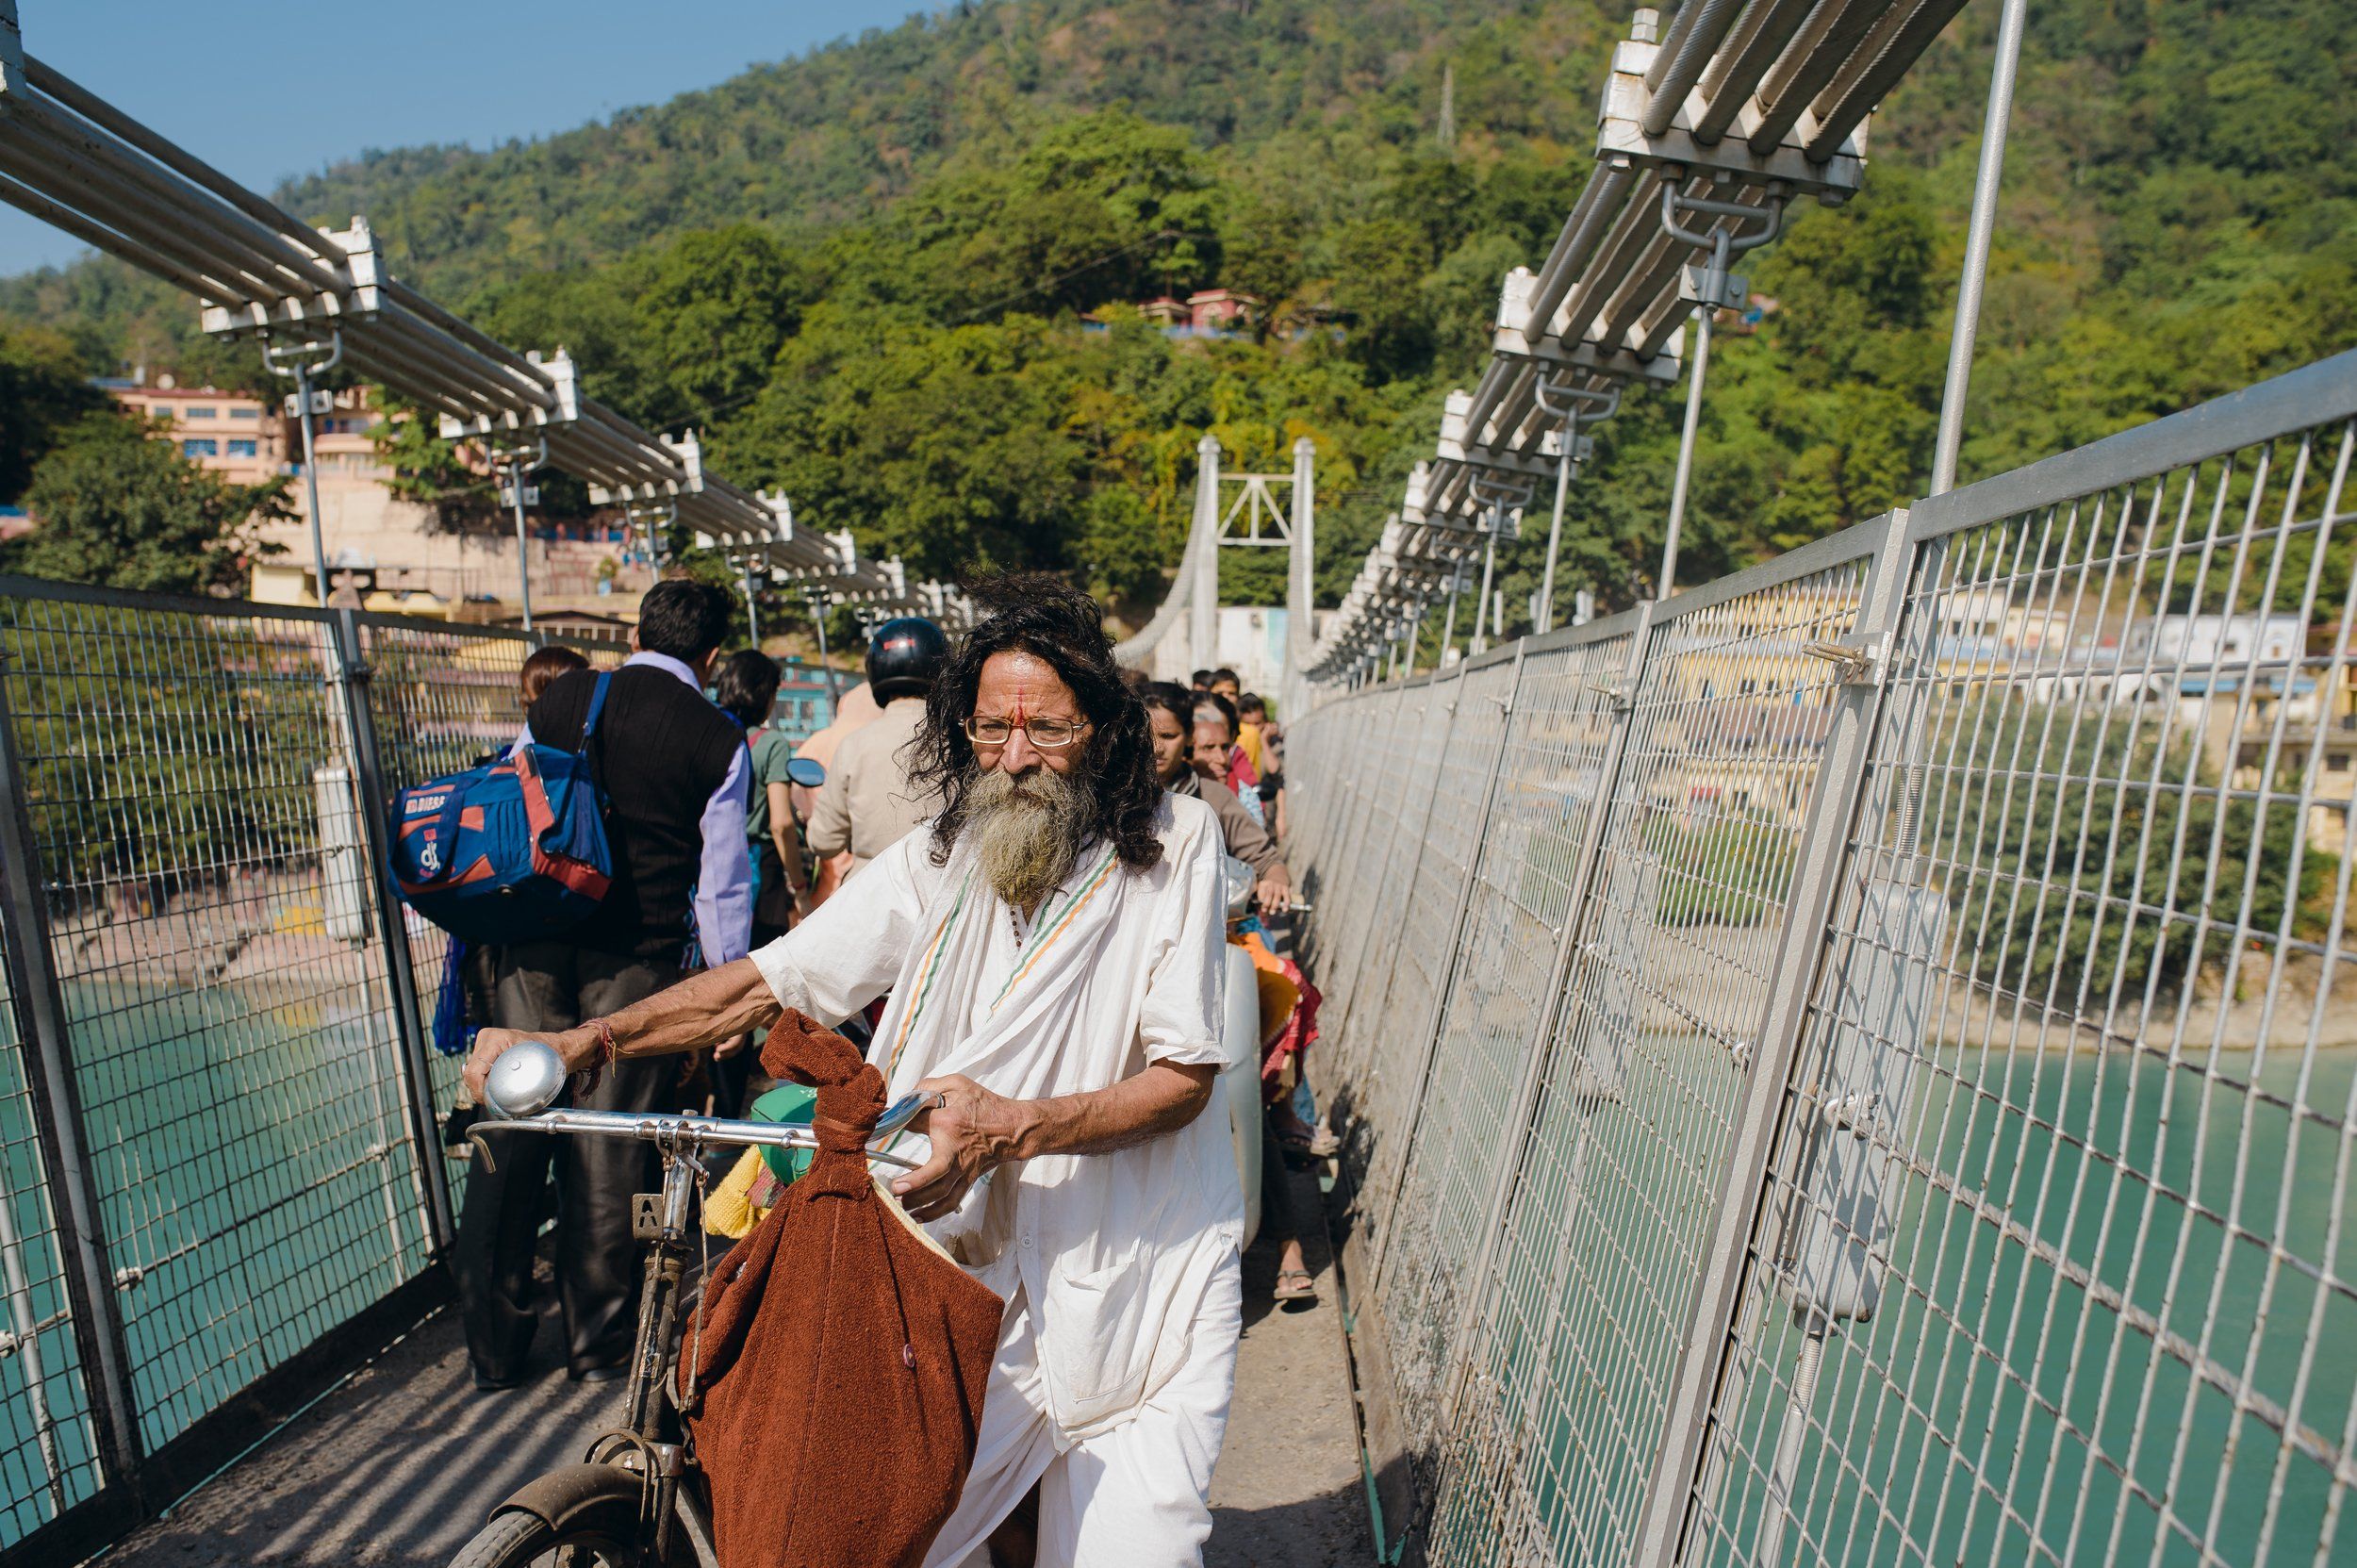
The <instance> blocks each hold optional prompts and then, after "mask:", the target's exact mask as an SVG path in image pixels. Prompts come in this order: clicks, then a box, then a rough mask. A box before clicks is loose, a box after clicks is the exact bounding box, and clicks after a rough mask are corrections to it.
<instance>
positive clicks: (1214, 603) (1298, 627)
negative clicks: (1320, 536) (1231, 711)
mask: <svg viewBox="0 0 2357 1568" xmlns="http://www.w3.org/2000/svg"><path fill="white" fill-rule="evenodd" d="M1195 454H1196V466H1195V506H1194V514H1193V520H1192V522H1191V523H1190V524H1189V526H1188V530H1187V548H1186V553H1184V554H1183V555H1182V556H1180V557H1179V562H1178V581H1177V582H1175V583H1173V584H1172V585H1171V590H1170V594H1169V597H1168V598H1166V599H1165V600H1164V601H1163V602H1162V608H1160V609H1159V610H1157V611H1156V612H1155V614H1154V618H1153V619H1151V620H1149V621H1147V622H1146V626H1145V627H1144V628H1143V629H1142V630H1141V631H1139V633H1138V634H1137V635H1135V636H1133V637H1130V638H1129V640H1128V641H1126V642H1124V643H1122V644H1121V646H1120V647H1119V648H1118V649H1116V650H1115V653H1116V655H1117V656H1118V657H1119V658H1120V659H1121V660H1122V662H1123V663H1125V664H1129V665H1134V666H1137V667H1140V668H1146V669H1148V670H1155V671H1160V672H1162V673H1164V674H1178V675H1181V676H1183V674H1184V673H1185V671H1187V670H1188V669H1200V668H1209V667H1211V666H1215V665H1217V664H1218V663H1219V662H1220V658H1219V553H1220V552H1221V551H1222V550H1271V549H1274V550H1285V551H1288V552H1290V555H1289V557H1288V560H1287V563H1286V564H1287V570H1286V576H1285V668H1284V676H1283V681H1282V684H1281V686H1280V692H1279V697H1280V701H1281V702H1282V703H1283V704H1284V706H1285V708H1286V710H1287V711H1294V708H1295V705H1296V702H1297V700H1298V699H1299V698H1301V697H1303V696H1306V693H1307V688H1306V685H1304V682H1303V679H1302V673H1301V672H1302V670H1303V668H1305V667H1306V665H1307V662H1308V659H1309V656H1310V648H1311V646H1312V645H1313V642H1314V638H1313V637H1312V636H1311V635H1310V632H1311V627H1310V614H1311V605H1312V602H1313V594H1314V584H1315V572H1316V567H1317V547H1316V529H1317V494H1316V477H1317V476H1316V470H1317V447H1316V444H1315V443H1314V442H1312V441H1311V440H1310V437H1307V436H1304V437H1300V438H1299V439H1297V440H1295V441H1294V446H1293V459H1294V462H1293V470H1292V471H1291V472H1290V473H1241V472H1235V473H1231V472H1228V470H1225V469H1224V468H1222V466H1221V464H1220V458H1221V456H1222V449H1221V447H1220V444H1219V437H1216V436H1213V435H1211V434H1210V433H1209V432H1206V433H1205V435H1204V437H1203V438H1202V439H1201V440H1200V441H1198V442H1197V443H1195ZM1182 615H1183V616H1184V618H1185V622H1186V625H1185V635H1184V639H1183V641H1181V640H1178V639H1177V638H1176V637H1175V636H1174V634H1176V633H1177V632H1178V626H1179V619H1180V617H1181V616H1182Z"/></svg>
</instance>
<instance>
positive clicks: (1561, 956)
mask: <svg viewBox="0 0 2357 1568" xmlns="http://www.w3.org/2000/svg"><path fill="white" fill-rule="evenodd" d="M1658 602H1659V601H1657V600H1646V601H1644V602H1642V603H1641V604H1640V606H1639V608H1638V612H1637V626H1636V629H1635V631H1634V632H1632V633H1631V634H1630V637H1629V656H1628V664H1627V666H1626V668H1624V669H1623V670H1622V672H1621V684H1620V685H1617V686H1615V687H1614V688H1613V691H1612V695H1611V701H1612V734H1611V736H1610V738H1609V739H1607V741H1606V742H1605V752H1604V763H1603V766H1602V767H1599V768H1598V769H1597V779H1596V801H1595V804H1594V805H1593V806H1592V807H1591V808H1590V810H1589V813H1588V825H1587V827H1586V828H1585V829H1584V830H1583V831H1582V833H1581V834H1580V844H1579V859H1578V860H1577V861H1575V862H1574V863H1573V871H1572V885H1571V897H1570V899H1569V900H1566V902H1565V903H1564V906H1563V926H1562V929H1561V930H1559V931H1558V932H1557V933H1555V934H1556V941H1555V960H1554V962H1553V963H1552V964H1551V965H1550V966H1548V969H1547V982H1546V987H1545V989H1543V990H1542V991H1541V992H1540V996H1541V998H1542V1000H1541V1002H1540V1004H1539V1010H1538V1013H1537V1015H1535V1016H1534V1017H1533V1018H1532V1020H1531V1033H1530V1045H1529V1047H1528V1048H1527V1049H1525V1051H1524V1053H1523V1074H1522V1080H1521V1081H1520V1082H1518V1083H1517V1084H1516V1085H1515V1087H1514V1098H1513V1099H1512V1100H1511V1101H1510V1102H1509V1109H1508V1112H1507V1114H1506V1120H1505V1122H1504V1123H1503V1124H1502V1127H1501V1130H1502V1131H1503V1132H1504V1134H1505V1135H1504V1136H1503V1137H1502V1138H1500V1139H1499V1141H1498V1163H1497V1169H1496V1171H1495V1173H1494V1174H1493V1175H1492V1178H1491V1182H1490V1199H1489V1203H1488V1206H1487V1207H1486V1208H1485V1209H1484V1210H1483V1213H1482V1222H1481V1229H1480V1230H1479V1231H1477V1232H1475V1234H1477V1235H1478V1236H1479V1237H1480V1239H1481V1250H1480V1251H1479V1252H1478V1253H1476V1254H1475V1260H1474V1267H1473V1271H1472V1272H1471V1273H1470V1274H1468V1275H1466V1276H1465V1280H1466V1283H1467V1285H1468V1286H1469V1288H1468V1289H1467V1290H1466V1292H1465V1301H1464V1305H1463V1307H1462V1308H1461V1309H1460V1310H1459V1318H1458V1323H1457V1332H1456V1337H1455V1338H1454V1339H1452V1340H1451V1341H1450V1342H1449V1363H1450V1364H1449V1370H1448V1375H1447V1377H1446V1378H1445V1379H1444V1380H1443V1381H1442V1396H1441V1398H1442V1404H1441V1410H1442V1425H1443V1426H1446V1425H1448V1424H1449V1423H1450V1421H1451V1419H1452V1418H1453V1416H1454V1414H1455V1411H1456V1409H1457V1398H1458V1395H1459V1394H1460V1393H1461V1392H1462V1391H1463V1388H1464V1383H1465V1378H1466V1375H1467V1374H1468V1373H1469V1372H1470V1371H1471V1369H1472V1367H1473V1352H1472V1348H1471V1346H1472V1340H1473V1328H1474V1323H1475V1318H1476V1316H1477V1315H1478V1314H1479V1312H1480V1309H1481V1306H1482V1294H1481V1293H1482V1291H1483V1289H1484V1288H1485V1281H1487V1280H1488V1279H1489V1278H1490V1271H1491V1269H1492V1266H1493V1265H1494V1264H1495V1263H1496V1261H1497V1250H1498V1247H1499V1246H1500V1245H1501V1243H1503V1241H1504V1240H1505V1233H1506V1215H1507V1210H1508V1205H1509V1204H1511V1203H1512V1202H1513V1198H1514V1189H1515V1187H1516V1185H1517V1180H1516V1179H1517V1178H1518V1177H1520V1176H1521V1174H1522V1168H1523V1148H1524V1146H1525V1144H1526V1143H1527V1142H1528V1141H1529V1138H1530V1133H1531V1118H1532V1117H1533V1116H1534V1115H1536V1114H1537V1113H1538V1109H1539V1085H1540V1084H1541V1082H1543V1081H1545V1079H1546V1067H1547V1063H1548V1061H1549V1060H1550V1059H1551V1057H1552V1054H1553V1047H1554V1044H1555V1040H1556V1036H1557V1024H1558V1021H1559V1020H1560V1019H1561V1017H1562V1015H1563V987H1564V982H1565V981H1566V980H1567V979H1568V978H1569V976H1570V973H1571V966H1572V954H1573V953H1574V951H1576V950H1577V949H1578V947H1579V932H1580V926H1581V923H1582V922H1583V921H1584V920H1585V919H1586V918H1587V915H1588V895H1589V892H1590V890H1591V888H1592V887H1593V886H1594V884H1595V876H1596V863H1597V861H1598V860H1600V859H1602V858H1603V854H1604V835H1605V831H1606V829H1607V826H1608V824H1609V821H1610V818H1611V816H1612V792H1613V791H1614V790H1615V789H1616V788H1618V787H1619V786H1620V782H1621V759H1622V758H1623V757H1624V755H1625V754H1626V752H1627V750H1628V733H1629V728H1630V725H1631V723H1632V722H1633V718H1632V715H1633V713H1634V708H1633V706H1632V703H1633V701H1634V699H1635V697H1636V694H1637V690H1638V687H1639V685H1640V683H1641V682H1642V681H1643V680H1644V678H1645V655H1646V652H1647V650H1648V648H1649V646H1650V644H1651V643H1652V641H1653V616H1654V607H1655V605H1656V604H1657V603H1658Z"/></svg>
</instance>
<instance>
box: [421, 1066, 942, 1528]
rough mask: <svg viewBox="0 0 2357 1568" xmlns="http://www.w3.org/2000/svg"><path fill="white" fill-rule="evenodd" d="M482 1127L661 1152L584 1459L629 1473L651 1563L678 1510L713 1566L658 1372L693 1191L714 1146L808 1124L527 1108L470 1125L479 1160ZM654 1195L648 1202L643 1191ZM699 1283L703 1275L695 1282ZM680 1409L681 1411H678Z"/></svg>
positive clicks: (784, 1141)
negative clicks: (641, 1263) (626, 1373)
mask: <svg viewBox="0 0 2357 1568" xmlns="http://www.w3.org/2000/svg"><path fill="white" fill-rule="evenodd" d="M922 1108H923V1107H922V1106H921V1105H920V1104H918V1103H917V1102H916V1101H915V1099H914V1098H912V1099H911V1100H907V1101H903V1102H901V1103H900V1104H898V1105H895V1106H893V1107H892V1108H891V1110H890V1111H889V1112H887V1113H886V1117H885V1120H884V1121H883V1122H880V1123H879V1124H878V1126H879V1131H878V1136H889V1135H891V1134H892V1133H897V1132H898V1131H900V1130H901V1128H903V1127H905V1126H906V1125H907V1124H908V1122H909V1121H910V1120H911V1119H913V1118H914V1116H915V1114H916V1112H917V1111H918V1110H920V1109H922ZM486 1132H569V1133H575V1134H581V1135H587V1136H593V1137H594V1136H602V1137H627V1138H643V1139H646V1140H648V1141H650V1142H651V1143H652V1144H654V1145H655V1147H656V1148H657V1149H658V1150H660V1152H661V1154H662V1158H663V1181H662V1185H661V1187H660V1188H659V1189H658V1190H657V1191H655V1192H653V1193H641V1194H639V1195H637V1202H636V1204H635V1206H634V1213H633V1216H632V1219H633V1229H634V1230H635V1233H636V1237H637V1239H638V1240H640V1241H643V1242H645V1243H646V1244H647V1248H648V1249H647V1269H646V1283H645V1287H644V1289H643V1290H642V1291H641V1292H640V1294H639V1301H638V1335H637V1341H636V1344H635V1346H634V1347H633V1349H632V1352H631V1362H630V1377H629V1381H628V1382H627V1384H626V1385H625V1389H624V1393H625V1402H624V1414H623V1418H622V1425H621V1426H620V1427H618V1428H613V1429H612V1430H609V1431H606V1432H602V1433H600V1434H599V1436H598V1437H597V1439H596V1440H595V1441H594V1442H592V1443H591V1444H590V1445H589V1451H588V1453H587V1455H586V1456H585V1463H588V1464H594V1465H609V1466H612V1467H614V1468H615V1469H618V1470H620V1471H623V1472H626V1473H628V1474H630V1475H632V1476H634V1477H636V1479H637V1482H638V1485H639V1487H640V1489H641V1491H640V1504H639V1523H640V1529H641V1532H642V1538H643V1544H644V1545H645V1547H646V1548H647V1551H648V1553H649V1556H648V1560H649V1561H650V1562H654V1563H661V1562H665V1561H668V1553H669V1551H670V1547H671V1527H672V1522H673V1520H674V1519H675V1518H676V1519H678V1520H679V1521H681V1522H682V1523H683V1524H684V1526H685V1527H686V1532H687V1536H688V1545H689V1546H690V1548H691V1549H692V1550H693V1551H694V1552H695V1554H696V1560H697V1562H698V1563H699V1564H700V1568H717V1559H716V1557H715V1556H714V1549H713V1544H712V1528H711V1522H710V1520H709V1518H708V1517H707V1516H706V1514H705V1512H704V1505H703V1502H702V1499H701V1497H700V1496H698V1495H697V1494H695V1492H694V1491H693V1489H685V1490H684V1489H683V1487H682V1484H681V1483H682V1482H683V1481H684V1479H685V1478H686V1477H687V1475H688V1473H689V1471H691V1470H692V1469H694V1468H695V1461H694V1458H693V1456H692V1455H690V1454H689V1452H688V1450H687V1446H686V1444H684V1443H682V1442H673V1441H671V1440H670V1439H669V1438H668V1436H667V1434H666V1432H665V1430H664V1421H663V1406H664V1400H663V1398H662V1394H663V1390H664V1372H665V1367H666V1364H667V1362H668V1361H669V1359H670V1351H671V1346H672V1345H673V1344H674V1343H675V1342H676V1341H677V1339H678V1337H679V1329H680V1307H681V1303H682V1300H683V1297H684V1294H685V1287H686V1283H687V1263H688V1258H689V1245H690V1242H691V1239H695V1227H696V1223H697V1220H696V1195H697V1191H698V1185H699V1181H700V1180H701V1179H703V1178H707V1177H709V1176H710V1174H711V1172H710V1169H709V1168H708V1167H707V1166H706V1165H705V1164H704V1161H703V1156H704V1155H705V1154H706V1153H707V1152H709V1151H711V1150H713V1149H720V1148H763V1147H767V1148H811V1149H815V1148H816V1147H818V1140H817V1138H816V1135H815V1134H814V1133H812V1132H811V1131H810V1130H809V1129H808V1128H804V1127H799V1126H793V1125H789V1124H785V1123H781V1122H752V1121H730V1120H726V1119H723V1118H721V1117H717V1116H693V1115H685V1114H678V1115H664V1114H650V1115H642V1114H634V1113H628V1112H618V1111H580V1110H572V1109H561V1110H555V1109H552V1110H548V1111H542V1112H539V1113H537V1114H534V1115H530V1116H519V1117H505V1118H500V1119H495V1120H486V1121H479V1122H476V1123H475V1124H474V1125H473V1126H471V1127H470V1128H469V1129H468V1131H467V1136H468V1138H469V1140H470V1142H472V1143H473V1144H474V1145H475V1147H476V1149H477V1151H478V1154H479V1156H480V1158H481V1159H482V1161H483V1163H484V1168H485V1169H486V1170H487V1169H490V1168H492V1164H491V1160H492V1156H491V1151H490V1147H489V1146H488V1145H487V1144H486V1143H485V1142H484V1141H483V1136H482V1135H483V1134H484V1133H486ZM867 1158H868V1159H869V1160H870V1161H873V1162H876V1163H879V1164H889V1165H898V1166H899V1167H901V1168H902V1169H907V1170H913V1169H915V1167H916V1162H915V1161H913V1160H908V1159H904V1158H902V1157H901V1156H899V1155H897V1154H888V1153H886V1152H884V1151H883V1150H882V1149H877V1148H870V1149H868V1150H867ZM648 1199H652V1202H651V1203H649V1202H648V1201H647V1200H648ZM699 1288H701V1281H700V1284H699ZM683 1413H684V1411H683Z"/></svg>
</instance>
